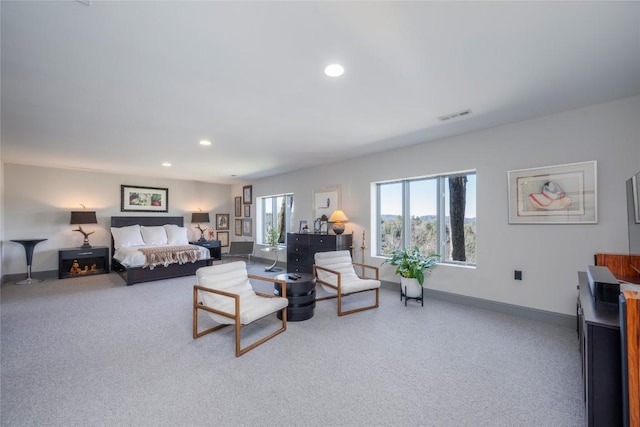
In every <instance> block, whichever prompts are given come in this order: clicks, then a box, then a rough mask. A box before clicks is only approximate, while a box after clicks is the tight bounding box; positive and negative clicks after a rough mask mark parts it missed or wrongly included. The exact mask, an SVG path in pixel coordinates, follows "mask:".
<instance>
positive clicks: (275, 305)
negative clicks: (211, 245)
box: [193, 261, 289, 357]
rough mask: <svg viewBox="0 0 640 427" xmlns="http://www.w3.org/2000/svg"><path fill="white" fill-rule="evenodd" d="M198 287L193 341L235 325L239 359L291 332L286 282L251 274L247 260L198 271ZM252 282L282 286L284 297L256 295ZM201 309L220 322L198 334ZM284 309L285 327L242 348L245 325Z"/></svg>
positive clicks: (195, 297) (194, 306)
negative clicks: (260, 281) (288, 323)
mask: <svg viewBox="0 0 640 427" xmlns="http://www.w3.org/2000/svg"><path fill="white" fill-rule="evenodd" d="M196 276H197V279H198V284H197V285H194V287H193V338H194V339H195V338H200V337H201V336H203V335H206V334H208V333H211V332H214V331H217V330H219V329H221V328H223V327H225V326H228V325H235V332H236V333H235V337H236V357H239V356H241V355H243V354H244V353H246V352H248V351H249V350H252V349H254V348H255V347H257V346H259V345H260V344H262V343H264V342H265V341H268V340H270V339H271V338H273V337H275V336H276V335H278V334H280V333H282V332H284V331H286V330H287V305H288V304H289V301H288V300H287V289H286V286H287V284H286V282H284V281H282V280H276V279H273V278H271V277H262V276H254V275H251V274H248V273H247V267H246V264H245V262H244V261H236V262H231V263H227V264H218V265H212V266H210V267H202V268H199V269H198V270H197V271H196ZM249 279H258V280H263V281H267V282H273V283H279V284H280V286H281V287H282V292H281V293H282V296H281V297H277V296H275V295H272V294H265V293H261V292H255V291H254V290H253V287H252V286H251V282H250V280H249ZM199 310H203V311H206V312H207V313H208V314H209V316H211V318H212V319H213V320H214V321H215V322H217V323H219V325H217V326H213V327H211V328H209V329H206V330H204V331H198V313H199ZM280 310H282V327H280V328H279V329H278V330H276V331H275V332H272V333H271V334H269V335H267V336H265V337H264V338H261V339H260V340H258V341H256V342H254V343H253V344H251V345H248V346H246V347H244V348H242V346H241V344H240V331H241V329H242V327H243V326H244V325H247V324H249V323H251V322H254V321H256V320H258V319H261V318H263V317H265V316H268V315H270V314H273V313H276V312H278V311H280Z"/></svg>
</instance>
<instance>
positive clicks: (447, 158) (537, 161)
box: [253, 97, 640, 315]
mask: <svg viewBox="0 0 640 427" xmlns="http://www.w3.org/2000/svg"><path fill="white" fill-rule="evenodd" d="M639 119H640V97H633V98H628V99H624V100H619V101H614V102H610V103H606V104H600V105H596V106H592V107H588V108H584V109H579V110H572V111H568V112H564V113H561V114H555V115H551V116H545V117H540V118H537V119H534V120H528V121H523V122H519V123H514V124H510V125H507V126H501V127H496V128H492V129H488V130H484V131H479V132H473V133H468V134H465V135H460V136H457V137H453V138H447V139H443V140H438V141H434V142H429V143H423V144H419V145H415V146H412V147H408V148H403V149H397V150H393V151H389V152H386V153H380V154H375V155H370V156H364V157H362V158H359V159H354V160H349V161H345V162H342V163H340V164H333V165H330V166H326V167H318V168H313V169H307V170H303V171H299V172H295V173H290V174H285V175H281V176H276V177H271V178H267V179H263V180H260V181H257V182H254V183H253V194H254V197H255V196H263V195H269V194H279V193H284V192H292V193H294V194H295V209H296V219H295V221H296V223H297V221H298V220H301V219H307V220H313V219H314V218H313V217H312V201H311V200H312V199H311V198H312V192H313V189H314V188H321V187H325V186H330V185H333V184H341V185H342V208H343V210H344V211H345V213H346V214H347V215H348V216H349V218H350V220H351V222H349V223H348V224H347V232H351V231H353V232H354V244H355V246H356V248H358V247H359V246H360V245H361V240H362V230H363V229H364V230H366V233H367V236H370V235H371V227H372V226H371V219H370V207H371V197H370V185H371V183H372V182H375V181H381V180H389V179H397V178H405V177H414V176H422V175H431V174H438V173H446V172H452V171H460V170H468V169H476V171H477V268H475V269H472V268H464V267H455V266H447V265H440V266H439V267H438V268H437V269H435V270H434V272H433V274H432V275H431V277H430V278H428V280H427V283H428V285H427V286H428V287H429V288H433V289H437V290H442V291H446V292H452V293H456V294H461V295H465V296H471V297H477V298H483V299H489V300H494V301H499V302H504V303H509V304H515V305H519V306H524V307H530V308H535V309H541V310H547V311H551V312H556V313H564V314H570V315H572V314H575V300H576V284H577V274H576V272H577V271H578V270H585V269H586V268H587V265H589V264H593V254H594V253H596V252H618V253H626V252H627V250H628V240H627V228H626V198H625V181H626V180H627V179H628V178H629V177H631V175H632V174H633V173H635V172H637V171H638V170H640V120H639ZM590 160H596V161H597V162H598V219H599V221H598V224H595V225H531V224H529V225H509V224H508V199H507V171H509V170H515V169H525V168H532V167H543V166H551V165H559V164H566V163H575V162H582V161H590ZM367 246H370V245H369V244H367ZM359 256H360V252H357V259H358V260H359V258H358V257H359ZM366 262H368V263H371V264H373V265H381V262H382V259H380V258H372V257H371V256H370V255H369V254H367V257H366ZM515 269H518V270H522V271H523V280H522V281H515V280H513V270H515ZM381 274H382V278H383V279H384V280H390V281H395V282H398V281H399V279H398V278H397V277H394V275H393V270H392V269H391V267H390V266H387V265H382V266H381Z"/></svg>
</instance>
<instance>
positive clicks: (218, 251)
mask: <svg viewBox="0 0 640 427" xmlns="http://www.w3.org/2000/svg"><path fill="white" fill-rule="evenodd" d="M221 243H222V242H220V240H205V241H202V242H201V241H196V242H189V244H190V245H196V246H202V247H205V248H207V249H209V257H210V258H211V259H212V260H214V261H220V260H222V248H221V247H220V246H221Z"/></svg>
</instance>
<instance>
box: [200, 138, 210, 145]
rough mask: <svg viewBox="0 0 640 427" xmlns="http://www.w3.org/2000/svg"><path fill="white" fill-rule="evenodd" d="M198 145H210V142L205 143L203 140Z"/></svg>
mask: <svg viewBox="0 0 640 427" xmlns="http://www.w3.org/2000/svg"><path fill="white" fill-rule="evenodd" d="M200 145H211V141H207V140H206V139H203V140H202V141H200Z"/></svg>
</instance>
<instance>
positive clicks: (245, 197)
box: [242, 185, 253, 205]
mask: <svg viewBox="0 0 640 427" xmlns="http://www.w3.org/2000/svg"><path fill="white" fill-rule="evenodd" d="M252 199H253V186H252V185H245V186H244V187H242V203H244V204H245V205H250V204H251V200H252Z"/></svg>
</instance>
